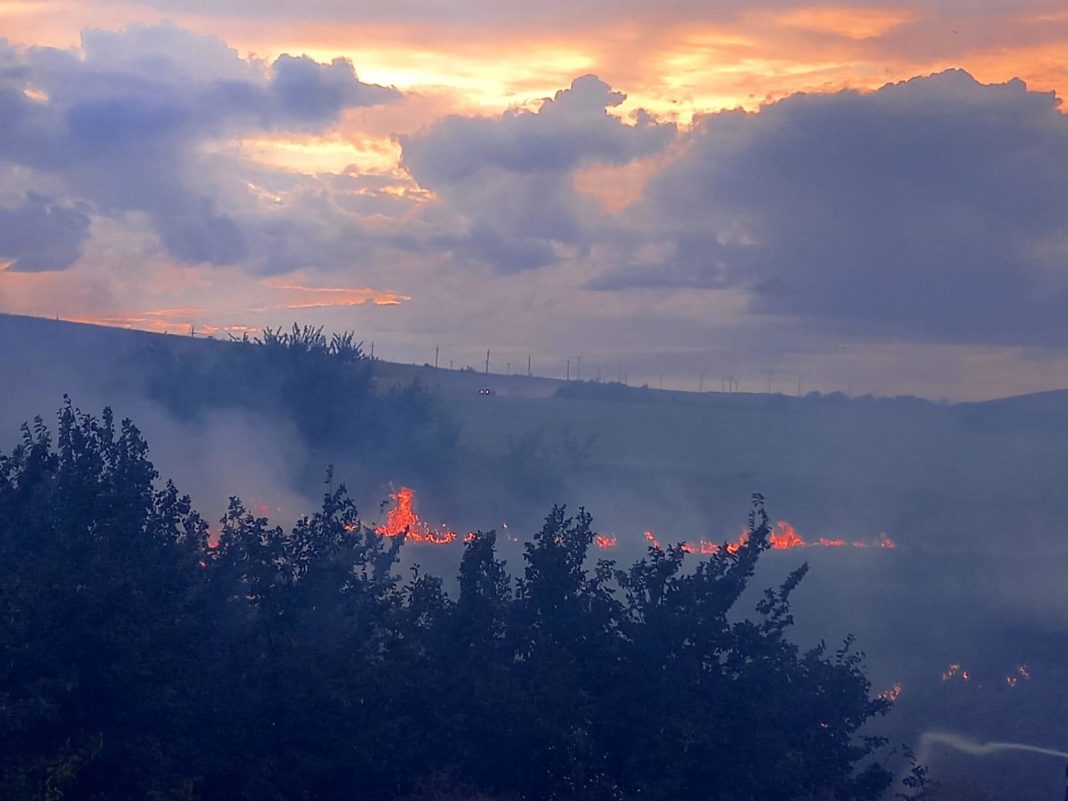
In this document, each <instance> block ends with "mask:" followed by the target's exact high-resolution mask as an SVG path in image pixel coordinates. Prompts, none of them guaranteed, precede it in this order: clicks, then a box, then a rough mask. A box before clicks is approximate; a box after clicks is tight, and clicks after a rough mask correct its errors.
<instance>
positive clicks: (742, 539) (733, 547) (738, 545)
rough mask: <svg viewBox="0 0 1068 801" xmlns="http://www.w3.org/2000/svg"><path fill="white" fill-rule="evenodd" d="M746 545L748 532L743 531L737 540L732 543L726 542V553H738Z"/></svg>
mask: <svg viewBox="0 0 1068 801" xmlns="http://www.w3.org/2000/svg"><path fill="white" fill-rule="evenodd" d="M748 544H749V532H748V531H743V532H742V533H741V534H740V535H739V537H738V539H736V540H735V541H734V542H728V543H727V546H726V548H727V553H738V551H740V550H742V548H744V547H745V546H746V545H748Z"/></svg>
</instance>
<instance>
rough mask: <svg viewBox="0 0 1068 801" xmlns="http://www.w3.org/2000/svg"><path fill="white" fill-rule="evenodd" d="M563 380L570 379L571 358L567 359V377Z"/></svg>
mask: <svg viewBox="0 0 1068 801" xmlns="http://www.w3.org/2000/svg"><path fill="white" fill-rule="evenodd" d="M564 380H565V381H570V380H571V359H568V360H567V378H566V379H564Z"/></svg>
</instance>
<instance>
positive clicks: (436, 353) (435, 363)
mask: <svg viewBox="0 0 1068 801" xmlns="http://www.w3.org/2000/svg"><path fill="white" fill-rule="evenodd" d="M439 347H440V345H435V346H434V369H435V370H437V369H438V348H439Z"/></svg>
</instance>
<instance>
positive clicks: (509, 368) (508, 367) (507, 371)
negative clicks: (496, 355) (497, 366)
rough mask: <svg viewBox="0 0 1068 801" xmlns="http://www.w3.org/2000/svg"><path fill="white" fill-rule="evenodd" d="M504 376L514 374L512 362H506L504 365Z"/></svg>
mask: <svg viewBox="0 0 1068 801" xmlns="http://www.w3.org/2000/svg"><path fill="white" fill-rule="evenodd" d="M504 374H505V375H511V374H512V363H511V362H505V363H504Z"/></svg>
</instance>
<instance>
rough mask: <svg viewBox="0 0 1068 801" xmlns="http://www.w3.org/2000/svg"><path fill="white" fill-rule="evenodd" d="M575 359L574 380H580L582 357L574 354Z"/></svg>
mask: <svg viewBox="0 0 1068 801" xmlns="http://www.w3.org/2000/svg"><path fill="white" fill-rule="evenodd" d="M575 359H576V364H575V380H576V381H581V380H582V357H581V356H576V357H575Z"/></svg>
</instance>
